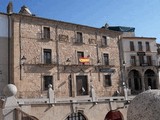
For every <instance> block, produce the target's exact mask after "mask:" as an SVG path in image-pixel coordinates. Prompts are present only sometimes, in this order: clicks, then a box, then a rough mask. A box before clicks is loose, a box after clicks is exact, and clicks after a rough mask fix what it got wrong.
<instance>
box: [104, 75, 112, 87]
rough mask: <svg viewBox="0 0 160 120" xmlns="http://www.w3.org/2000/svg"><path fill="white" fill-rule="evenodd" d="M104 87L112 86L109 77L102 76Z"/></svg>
mask: <svg viewBox="0 0 160 120" xmlns="http://www.w3.org/2000/svg"><path fill="white" fill-rule="evenodd" d="M104 86H105V87H109V86H112V81H111V75H104Z"/></svg>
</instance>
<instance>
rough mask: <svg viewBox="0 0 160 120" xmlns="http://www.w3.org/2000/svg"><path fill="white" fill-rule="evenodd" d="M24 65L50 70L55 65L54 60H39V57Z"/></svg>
mask: <svg viewBox="0 0 160 120" xmlns="http://www.w3.org/2000/svg"><path fill="white" fill-rule="evenodd" d="M25 65H27V66H39V67H48V68H50V67H51V68H52V67H54V66H56V65H57V62H56V58H54V59H53V58H52V59H46V60H41V58H40V56H36V57H35V58H33V59H32V60H28V61H27V62H26V63H25Z"/></svg>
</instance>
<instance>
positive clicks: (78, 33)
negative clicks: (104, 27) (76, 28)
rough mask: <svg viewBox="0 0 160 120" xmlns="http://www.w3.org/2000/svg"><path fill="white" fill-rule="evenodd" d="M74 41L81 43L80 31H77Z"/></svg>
mask: <svg viewBox="0 0 160 120" xmlns="http://www.w3.org/2000/svg"><path fill="white" fill-rule="evenodd" d="M76 42H77V43H83V37H82V33H81V32H77V39H76Z"/></svg>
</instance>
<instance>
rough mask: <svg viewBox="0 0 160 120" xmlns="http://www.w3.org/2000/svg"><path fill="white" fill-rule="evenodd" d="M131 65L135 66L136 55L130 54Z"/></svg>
mask: <svg viewBox="0 0 160 120" xmlns="http://www.w3.org/2000/svg"><path fill="white" fill-rule="evenodd" d="M131 65H132V66H136V56H131Z"/></svg>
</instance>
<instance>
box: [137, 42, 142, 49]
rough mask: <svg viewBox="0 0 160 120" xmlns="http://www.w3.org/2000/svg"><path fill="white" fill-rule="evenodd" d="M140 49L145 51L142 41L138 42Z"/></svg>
mask: <svg viewBox="0 0 160 120" xmlns="http://www.w3.org/2000/svg"><path fill="white" fill-rule="evenodd" d="M138 50H139V51H143V46H142V42H138Z"/></svg>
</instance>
